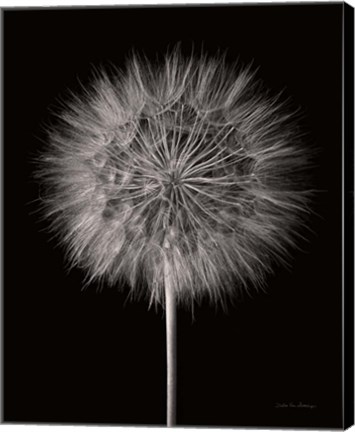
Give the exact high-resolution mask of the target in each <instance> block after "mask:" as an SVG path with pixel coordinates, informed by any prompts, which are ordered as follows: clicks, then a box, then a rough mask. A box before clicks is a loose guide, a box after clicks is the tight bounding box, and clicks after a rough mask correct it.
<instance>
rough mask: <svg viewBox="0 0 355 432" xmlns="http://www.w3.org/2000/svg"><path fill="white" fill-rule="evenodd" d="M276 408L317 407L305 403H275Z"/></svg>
mask: <svg viewBox="0 0 355 432" xmlns="http://www.w3.org/2000/svg"><path fill="white" fill-rule="evenodd" d="M275 408H300V409H302V408H303V409H315V408H317V405H314V404H310V403H303V402H275Z"/></svg>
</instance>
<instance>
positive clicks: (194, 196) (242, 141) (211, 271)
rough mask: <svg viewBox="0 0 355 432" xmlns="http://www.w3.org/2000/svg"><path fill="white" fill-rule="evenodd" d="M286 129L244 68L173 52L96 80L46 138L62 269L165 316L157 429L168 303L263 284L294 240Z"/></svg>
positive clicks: (273, 102)
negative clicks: (125, 286) (70, 268)
mask: <svg viewBox="0 0 355 432" xmlns="http://www.w3.org/2000/svg"><path fill="white" fill-rule="evenodd" d="M292 118H293V114H292V113H290V112H289V111H288V110H287V109H286V108H285V106H284V104H282V103H281V102H280V101H279V98H278V97H273V96H270V95H269V94H268V92H267V91H266V90H264V89H263V86H262V85H261V84H260V82H258V81H256V80H255V78H254V74H252V73H251V72H250V70H249V69H248V68H247V69H241V68H237V67H235V66H233V67H232V66H228V65H227V64H226V62H225V61H224V60H223V59H221V58H208V57H206V56H203V55H201V56H199V57H197V56H190V57H187V58H185V57H183V56H182V54H180V53H179V52H178V51H174V52H173V53H172V54H169V55H166V56H165V58H164V61H163V62H162V63H161V64H153V63H150V62H148V61H147V60H145V59H142V58H139V57H138V56H136V55H134V56H132V58H131V59H130V61H129V62H128V64H127V67H126V69H125V71H123V72H122V71H121V72H120V71H116V73H115V74H114V76H110V77H109V76H108V75H107V74H105V73H101V74H100V76H99V77H98V78H97V79H96V80H95V82H94V83H93V84H92V85H91V87H90V88H87V89H86V90H85V92H84V93H83V94H82V95H80V96H73V97H72V98H71V100H70V101H69V102H68V103H67V105H66V108H65V109H64V110H63V112H62V113H61V114H60V122H59V123H58V124H57V125H56V126H55V127H53V128H52V129H51V131H50V140H49V147H48V149H47V150H46V151H45V153H44V154H43V157H42V160H41V178H42V181H43V184H44V185H46V186H47V194H46V196H45V198H44V200H45V209H46V216H47V217H48V219H49V220H50V221H51V226H52V228H53V230H54V231H55V232H56V233H57V234H58V235H59V238H60V240H61V242H63V244H65V245H66V247H67V251H68V257H69V261H70V262H71V263H72V264H73V265H77V266H80V267H82V268H84V269H85V270H86V271H87V274H88V282H91V281H94V280H96V281H105V282H106V283H107V284H110V285H115V284H118V283H119V282H120V281H125V282H128V283H129V285H130V287H131V294H132V295H133V296H137V295H144V296H145V297H146V298H147V299H148V301H149V303H150V305H151V304H161V305H162V306H163V307H164V306H166V320H167V322H166V325H167V352H168V356H167V361H168V408H167V416H168V419H167V422H168V425H169V426H171V425H173V424H175V411H176V410H175V395H174V392H175V327H176V323H175V321H176V320H175V307H176V304H181V305H191V304H193V303H194V302H196V301H199V300H200V299H202V298H204V297H207V298H208V299H209V300H210V301H211V302H212V303H214V304H216V303H220V304H223V302H224V299H225V298H226V297H228V296H230V295H234V294H235V292H236V291H237V290H248V289H249V287H251V286H254V287H255V286H256V287H260V286H262V285H263V283H264V280H265V276H266V274H267V273H268V272H270V271H271V269H272V264H273V262H278V261H282V262H287V256H288V254H289V251H290V250H292V247H294V246H295V243H296V241H297V237H298V236H299V235H300V234H299V232H300V226H301V225H302V222H303V220H304V215H305V214H306V213H307V196H308V192H307V190H306V189H305V185H304V182H303V179H302V175H303V173H304V170H305V167H306V165H307V153H306V152H305V150H304V148H303V147H302V146H301V144H300V140H299V138H298V136H297V132H295V130H296V129H295V123H294V121H293V120H292ZM142 280H143V281H144V284H141V283H140V281H142ZM142 286H143V288H142Z"/></svg>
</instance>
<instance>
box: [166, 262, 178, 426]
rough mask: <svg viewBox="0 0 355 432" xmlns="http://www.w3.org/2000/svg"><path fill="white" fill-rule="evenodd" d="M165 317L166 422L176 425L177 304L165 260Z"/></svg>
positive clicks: (169, 424)
mask: <svg viewBox="0 0 355 432" xmlns="http://www.w3.org/2000/svg"><path fill="white" fill-rule="evenodd" d="M164 284H165V311H166V312H165V314H166V315H165V317H166V360H167V381H166V391H167V404H166V423H167V426H168V427H172V426H175V425H176V304H175V293H174V287H173V285H172V277H171V266H170V263H169V260H168V258H165V260H164Z"/></svg>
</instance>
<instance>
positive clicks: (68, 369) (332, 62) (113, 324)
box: [3, 4, 342, 428]
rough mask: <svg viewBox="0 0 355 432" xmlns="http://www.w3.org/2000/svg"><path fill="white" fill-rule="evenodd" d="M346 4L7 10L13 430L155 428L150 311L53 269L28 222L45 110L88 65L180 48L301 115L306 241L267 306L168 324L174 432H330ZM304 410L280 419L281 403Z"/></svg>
mask: <svg viewBox="0 0 355 432" xmlns="http://www.w3.org/2000/svg"><path fill="white" fill-rule="evenodd" d="M341 11H342V5H341V4H338V5H332V4H328V5H322V4H318V5H315V6H314V5H310V4H304V5H298V6H296V5H287V6H283V5H273V6H269V5H268V6H248V7H246V6H235V7H211V6H208V7H203V8H202V7H188V8H187V7H175V8H174V7H169V8H144V9H137V8H132V9H123V8H121V9H110V8H107V9H86V10H83V9H81V10H74V9H72V10H65V9H63V10H61V9H57V10H55V9H53V10H50V11H48V10H42V11H41V10H30V11H25V10H16V11H14V10H7V11H5V12H4V14H3V23H4V30H3V31H4V82H3V84H4V237H5V248H4V255H5V262H4V269H5V271H4V363H3V367H4V417H5V421H14V422H37V423H39V422H59V423H67V422H69V423H76V422H80V423H89V422H92V423H113V424H156V425H159V424H162V425H163V424H164V423H165V373H166V364H165V328H164V315H163V312H162V311H161V310H158V311H157V312H155V311H154V310H149V311H148V310H147V304H146V303H144V302H143V301H142V302H135V303H131V302H128V301H126V297H127V291H123V292H122V290H119V289H117V288H114V289H113V288H111V289H109V288H105V289H103V290H102V291H101V292H98V291H97V287H96V286H94V285H92V286H89V287H88V288H87V289H86V290H82V286H83V283H82V281H83V277H84V275H83V274H82V273H81V271H80V270H71V271H70V272H68V271H66V270H65V266H66V263H65V260H64V253H63V250H62V249H61V248H60V247H58V246H57V245H56V243H55V242H53V241H52V240H51V239H50V236H49V235H48V233H47V232H46V231H45V224H44V223H42V222H40V221H39V216H38V214H37V213H36V208H37V207H36V206H37V205H36V202H33V201H34V200H36V199H37V198H38V194H39V191H38V187H37V186H36V184H35V183H34V181H33V177H32V175H33V165H32V164H31V159H32V158H33V157H34V156H35V155H37V154H38V152H39V151H40V150H41V148H43V146H45V134H44V133H43V129H42V125H43V123H45V122H46V121H47V120H48V119H49V111H48V108H49V107H50V106H51V105H52V104H53V103H55V101H56V98H57V97H58V96H60V95H62V94H64V93H65V91H66V89H67V88H71V89H74V90H75V88H77V86H78V79H79V80H80V81H81V82H83V83H85V82H86V81H87V80H88V79H89V77H90V76H91V73H92V69H93V66H97V65H100V64H103V65H105V64H109V63H112V64H116V65H118V66H122V65H123V63H124V59H125V57H126V56H127V54H128V53H129V52H130V50H131V49H132V48H133V47H134V48H136V49H138V50H142V51H144V52H145V53H146V54H148V55H151V56H154V55H155V53H156V52H158V53H162V52H164V51H165V50H166V48H167V47H168V46H170V47H171V46H173V45H174V44H175V43H176V42H178V41H181V43H182V48H183V49H186V50H189V49H190V47H191V45H192V44H193V45H194V47H195V49H197V51H198V49H200V48H201V46H202V45H203V47H204V49H205V50H206V51H207V52H211V53H215V52H216V51H217V50H218V49H221V50H222V51H223V50H225V49H228V55H227V59H228V60H235V59H236V58H237V57H239V58H240V60H241V61H242V62H243V63H249V62H251V61H253V62H254V64H255V66H259V71H258V76H260V77H262V78H263V79H264V81H265V83H266V85H267V86H268V87H270V88H272V89H273V90H274V91H275V92H277V91H279V90H282V89H285V91H286V94H287V95H291V96H292V97H293V100H294V102H295V103H296V104H297V105H300V106H301V107H302V109H303V111H304V114H305V119H304V127H305V129H306V130H307V132H308V136H307V138H306V140H307V142H308V144H307V145H316V146H318V147H319V149H320V152H319V155H318V156H317V164H318V166H317V168H316V169H315V170H314V181H315V186H316V187H317V188H318V189H319V190H322V191H323V192H320V193H319V194H318V195H317V197H316V198H315V200H314V203H313V209H314V211H315V212H316V213H317V215H318V216H314V217H313V218H312V219H311V220H310V222H309V224H310V228H311V229H312V230H313V234H311V235H310V236H309V240H310V241H309V242H308V243H307V244H304V245H302V249H303V250H302V251H296V252H295V253H294V260H293V263H292V268H291V270H287V269H283V268H278V269H276V272H275V274H274V275H273V276H270V277H269V278H268V281H267V285H268V286H267V292H266V293H253V295H252V297H248V296H247V295H245V296H243V298H241V299H239V300H238V301H237V302H236V303H235V304H234V305H233V306H230V307H229V309H228V313H224V312H222V311H220V310H215V309H213V308H211V307H209V306H208V305H207V304H206V305H201V306H199V307H196V309H195V317H194V321H193V320H192V318H191V314H190V313H188V312H187V311H182V310H180V311H179V314H178V414H177V418H178V424H179V425H201V426H203V425H205V426H237V425H238V426H254V427H257V426H265V427H269V426H278V427H307V428H310V427H318V428H319V427H328V428H336V427H341ZM300 402H302V403H303V404H310V405H315V406H316V407H315V408H314V409H307V408H291V407H289V408H277V405H278V404H280V403H285V404H291V403H294V404H296V405H297V404H299V403H300Z"/></svg>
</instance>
